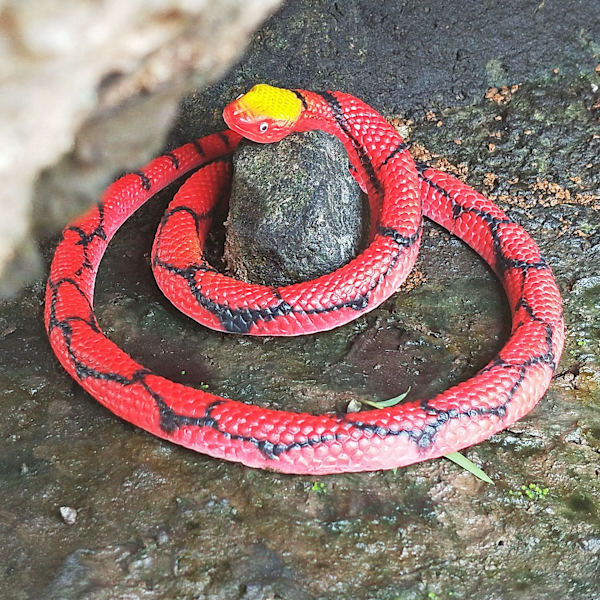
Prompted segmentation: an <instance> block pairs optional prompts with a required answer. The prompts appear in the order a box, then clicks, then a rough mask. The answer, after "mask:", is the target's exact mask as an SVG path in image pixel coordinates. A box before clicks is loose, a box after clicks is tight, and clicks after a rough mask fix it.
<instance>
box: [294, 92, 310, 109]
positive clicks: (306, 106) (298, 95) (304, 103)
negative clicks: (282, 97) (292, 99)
mask: <svg viewBox="0 0 600 600" xmlns="http://www.w3.org/2000/svg"><path fill="white" fill-rule="evenodd" d="M292 92H293V93H294V94H295V95H296V97H298V98H299V99H300V102H302V108H304V110H307V109H308V103H307V102H306V98H305V97H304V96H303V95H302V94H301V93H300V91H299V90H292Z"/></svg>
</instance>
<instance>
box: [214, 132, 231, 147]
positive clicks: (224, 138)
mask: <svg viewBox="0 0 600 600" xmlns="http://www.w3.org/2000/svg"><path fill="white" fill-rule="evenodd" d="M217 135H218V136H219V138H220V140H221V141H222V142H223V143H224V144H225V147H226V148H230V147H231V142H230V141H229V138H228V137H227V136H226V135H225V134H224V133H223V132H222V131H219V132H217Z"/></svg>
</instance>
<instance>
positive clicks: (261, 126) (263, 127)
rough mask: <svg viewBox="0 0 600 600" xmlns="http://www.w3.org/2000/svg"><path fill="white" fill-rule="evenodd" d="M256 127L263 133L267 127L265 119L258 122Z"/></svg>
mask: <svg viewBox="0 0 600 600" xmlns="http://www.w3.org/2000/svg"><path fill="white" fill-rule="evenodd" d="M258 129H259V130H260V132H261V133H264V132H265V131H266V130H267V129H269V124H268V123H266V122H265V121H263V122H262V123H261V124H260V126H259V128H258Z"/></svg>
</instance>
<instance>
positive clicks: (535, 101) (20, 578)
mask: <svg viewBox="0 0 600 600" xmlns="http://www.w3.org/2000/svg"><path fill="white" fill-rule="evenodd" d="M599 9H600V6H599V3H598V2H597V1H591V2H590V1H585V2H583V1H581V2H578V1H570V0H567V1H566V2H562V3H561V2H556V1H548V0H546V1H539V0H536V2H523V1H521V0H510V1H508V2H505V3H495V2H491V1H486V2H478V3H477V2H467V1H459V2H456V3H442V2H441V1H436V2H433V1H430V0H428V1H427V2H416V1H414V2H408V1H407V2H386V3H379V4H376V3H373V2H367V1H366V0H363V1H355V2H316V1H312V2H308V1H303V2H289V3H287V4H286V6H285V7H284V8H283V10H282V11H281V12H280V13H279V14H278V15H276V16H275V17H274V18H273V19H272V20H271V21H270V22H269V23H268V24H267V25H266V26H265V27H264V28H263V29H262V30H261V31H260V32H259V33H258V34H257V36H256V37H255V39H254V41H253V43H252V46H251V48H250V50H249V52H248V54H247V56H246V57H245V58H244V60H243V61H242V62H241V63H240V64H239V65H238V66H237V67H236V68H235V69H233V70H232V71H231V72H230V73H229V75H228V77H227V78H226V79H225V80H224V81H223V82H222V83H221V84H220V85H219V86H217V87H215V88H213V89H211V90H208V91H206V92H201V93H198V94H195V95H193V96H190V97H189V98H186V99H185V100H184V101H183V102H182V104H181V110H180V116H179V120H178V123H177V125H176V127H175V128H174V130H173V132H172V135H171V137H170V141H171V143H173V144H175V143H177V142H179V141H187V140H189V139H191V138H193V137H195V136H197V135H201V134H202V133H205V132H208V131H212V130H214V128H216V127H221V126H222V124H221V123H220V117H219V114H220V110H221V108H222V106H223V104H224V103H225V102H226V101H228V100H230V99H231V98H233V97H235V96H236V95H237V94H238V93H240V92H241V91H244V90H246V89H248V88H249V87H251V85H253V84H254V83H256V82H259V81H266V82H269V83H275V84H282V85H290V86H298V87H306V88H314V89H319V88H333V89H336V88H337V89H343V90H345V91H349V92H353V93H355V94H357V95H359V96H362V97H363V98H364V99H365V100H367V101H369V102H371V103H372V104H373V105H374V106H375V107H376V108H378V109H379V110H380V111H382V112H383V113H384V114H385V115H387V116H389V117H394V122H395V123H396V124H397V125H399V126H402V127H403V128H404V129H405V130H406V133H408V137H409V138H410V140H411V142H412V143H413V150H414V152H415V153H417V154H418V155H419V158H427V154H428V152H429V154H431V156H430V157H429V158H431V159H432V160H433V161H434V162H436V163H438V164H440V165H441V166H445V167H446V168H451V169H454V170H455V171H456V172H457V173H458V174H459V175H460V176H462V177H465V178H466V179H467V181H468V182H469V183H470V184H471V185H473V186H474V187H476V188H478V189H480V190H483V191H485V192H486V193H488V194H490V195H492V196H493V197H494V198H495V199H496V201H497V202H498V203H499V204H501V205H502V207H503V208H505V209H506V210H507V211H508V212H509V214H510V215H511V216H512V217H513V218H515V219H516V220H518V221H519V222H520V223H521V224H523V225H524V226H525V227H526V229H527V230H528V231H529V232H530V233H531V234H532V235H533V237H534V238H535V239H536V241H537V242H538V243H539V245H540V246H541V248H542V250H543V252H544V254H545V256H546V258H547V259H548V261H549V263H550V264H551V265H552V267H553V269H554V271H555V274H556V276H557V279H558V282H559V285H560V287H561V290H562V293H563V297H564V302H565V315H566V319H567V326H568V330H567V344H566V350H565V353H564V356H563V359H562V361H561V363H560V365H559V368H558V370H557V375H556V378H555V381H554V382H553V385H552V386H551V388H550V390H549V391H548V393H547V394H546V396H545V397H544V399H543V400H542V401H541V403H540V404H539V406H538V407H537V408H536V409H535V410H534V411H533V412H532V413H531V414H530V415H528V416H527V417H526V418H525V419H523V420H522V421H520V422H519V423H517V424H515V425H513V426H512V427H510V428H509V429H508V430H507V431H504V432H502V433H501V434H498V435H496V436H494V437H492V438H491V439H490V440H488V441H487V442H485V443H483V444H480V445H478V446H477V447H474V448H472V449H470V450H468V451H467V452H466V454H467V456H468V457H469V458H471V459H472V460H474V461H475V462H477V464H479V465H481V466H483V468H484V469H485V471H486V472H487V473H488V474H489V475H490V476H491V477H492V478H493V480H494V482H495V485H494V486H485V485H484V484H483V483H481V482H479V481H478V480H476V479H474V478H473V476H472V475H470V474H468V473H466V472H464V471H461V470H459V469H458V468H457V467H456V466H455V465H453V464H451V463H450V462H449V461H445V460H436V461H430V462H427V463H423V464H418V465H414V466H411V467H409V468H406V469H401V470H398V471H397V472H394V471H388V472H377V473H362V474H346V475H338V476H331V477H327V478H321V479H317V478H314V477H290V476H283V475H277V474H273V473H269V472H263V471H255V470H251V469H247V468H245V467H242V466H240V465H237V464H230V463H225V462H222V461H216V460H213V459H210V458H207V457H205V456H201V455H196V454H193V453H191V452H188V451H186V450H183V449H181V448H179V447H175V446H173V445H170V444H167V443H165V442H162V441H160V440H157V439H156V438H153V437H151V436H149V435H147V434H145V433H143V432H140V431H138V430H135V429H134V428H132V427H131V426H129V425H128V424H126V423H123V422H122V421H120V420H118V419H117V418H116V417H114V416H113V415H111V414H109V413H107V411H105V410H104V409H103V408H102V407H101V406H100V405H99V404H98V403H97V402H95V401H94V400H93V399H91V398H90V397H89V396H88V395H87V394H86V393H84V392H83V391H82V390H81V388H80V387H78V386H77V384H76V383H75V382H73V381H72V380H71V379H70V378H69V377H68V376H67V375H66V374H65V373H64V371H63V370H62V369H61V368H60V366H59V365H58V363H57V361H56V359H55V358H54V356H53V355H52V353H51V351H50V349H49V347H48V344H47V341H46V340H45V336H44V331H43V326H42V324H41V299H42V296H43V283H42V282H38V283H36V284H34V285H33V286H31V287H30V288H29V289H28V290H27V292H26V293H25V294H23V295H22V296H21V297H19V298H18V299H17V300H15V301H13V302H4V303H3V304H0V364H1V368H0V389H1V390H2V400H3V404H2V405H3V408H4V412H3V418H2V420H1V421H0V456H1V457H2V458H1V460H0V564H1V565H2V571H1V574H0V597H2V598H10V599H11V600H13V599H16V600H21V599H23V600H24V599H29V598H50V599H54V598H61V599H63V598H64V599H67V600H70V599H79V598H86V600H87V599H92V600H100V599H105V598H106V599H109V598H111V599H112V598H151V599H155V598H156V599H163V598H182V599H188V598H189V599H192V598H193V599H202V600H220V599H221V598H223V599H230V598H233V599H246V600H248V599H251V598H252V599H260V600H267V599H269V600H274V599H275V598H285V599H288V598H289V599H292V600H295V599H296V598H301V599H304V598H311V599H312V598H314V599H318V600H330V599H331V600H333V599H334V598H336V599H338V598H352V599H355V598H356V599H357V600H363V599H364V600H399V599H400V600H456V599H461V600H462V599H469V600H471V599H477V600H517V599H518V600H522V599H523V598H535V599H536V600H556V599H557V598H561V599H562V598H568V599H569V600H597V599H598V598H599V597H600V596H599V593H598V590H599V589H600V551H599V548H600V541H599V539H600V535H599V533H598V532H599V530H600V503H599V502H598V498H600V469H599V467H598V456H599V453H600V418H599V412H598V409H599V403H600V333H599V331H598V322H599V319H600V302H599V298H600V279H599V277H600V267H599V265H600V225H599V224H600V219H599V214H598V213H599V212H600V198H599V190H600V164H599V162H598V155H599V153H598V143H599V140H600V123H599V122H598V118H599V116H600V114H599V113H600V108H599V104H598V103H599V100H600V98H599V93H598V89H599V88H598V86H600V76H599V73H598V72H599V71H600V67H597V65H598V64H599V63H600V47H599V45H598V40H599V39H600V35H599V32H598V27H599V26H600V23H599V21H598V19H597V15H598V13H599ZM595 68H596V70H595ZM502 84H507V85H508V87H507V88H506V89H502V88H501V86H502ZM492 85H494V86H497V87H498V88H499V89H497V90H489V88H490V86H492ZM514 85H518V87H517V88H513V87H511V86H514ZM486 92H487V96H488V97H487V98H486V97H485V96H486ZM424 109H426V110H424ZM126 126H127V123H126V122H124V123H123V132H122V133H123V135H124V136H126V135H127V131H126ZM424 146H426V147H427V149H428V150H426V149H425V148H424ZM442 157H443V158H442ZM63 167H64V165H63ZM59 169H60V166H59ZM54 175H56V173H54ZM168 197H169V193H168V192H166V193H165V194H162V195H161V196H160V197H158V198H157V199H156V200H155V201H154V202H152V203H149V205H148V206H146V207H144V208H143V209H142V210H141V211H140V212H139V214H137V215H135V216H134V217H132V218H131V219H130V220H129V221H128V222H127V223H126V224H125V226H124V228H123V230H122V231H121V232H120V233H119V234H118V235H117V237H116V239H115V240H114V243H112V244H111V246H110V248H109V250H108V252H107V256H106V258H105V260H104V262H103V265H102V268H101V270H100V274H99V281H98V285H97V292H96V304H97V306H98V307H99V308H98V317H99V321H100V323H101V324H102V326H103V328H104V329H105V330H106V331H107V332H108V334H109V335H110V337H111V339H113V340H114V341H115V342H116V343H117V344H119V345H120V346H121V347H123V348H125V349H126V350H127V351H128V352H130V353H132V354H133V355H134V356H135V358H136V359H138V360H140V361H141V362H142V363H143V364H144V365H146V366H148V367H149V368H152V369H155V370H157V371H159V372H160V373H161V374H162V375H164V376H166V377H169V378H171V379H174V380H176V381H180V382H182V383H185V384H189V385H195V386H199V387H200V386H201V387H208V389H210V390H211V391H214V392H215V393H218V394H221V395H227V396H230V397H233V398H236V399H240V400H242V401H247V402H254V403H259V404H261V405H265V406H270V407H273V408H278V409H287V410H310V411H315V412H318V411H325V410H334V409H337V410H343V409H344V408H345V406H346V405H347V403H348V401H349V400H350V399H352V398H355V397H357V396H363V397H370V398H379V399H383V398H387V397H390V396H392V395H396V394H398V393H401V392H403V391H405V390H406V389H407V388H408V386H411V391H410V395H409V398H411V399H416V398H420V397H426V396H430V395H432V394H435V393H436V392H439V391H441V390H443V389H445V388H446V387H448V386H449V385H451V384H453V383H456V382H457V381H460V380H462V379H464V378H466V377H469V376H471V375H473V374H474V373H476V372H477V370H478V369H480V368H481V367H482V366H483V365H484V364H485V363H486V362H487V361H488V360H489V359H490V358H491V357H492V356H493V355H494V353H495V352H496V351H497V350H498V348H499V347H500V346H501V345H502V343H503V341H504V340H505V339H506V336H507V335H508V330H509V324H508V322H507V314H508V313H507V307H506V306H505V299H504V296H503V293H502V291H501V289H500V288H499V286H498V284H497V282H496V280H495V278H494V277H493V275H492V274H491V273H490V272H489V270H488V269H486V268H485V267H484V266H483V265H482V263H481V261H480V260H479V259H478V258H477V257H476V256H474V255H473V253H472V252H470V251H469V250H468V249H467V248H465V247H464V245H463V244H461V243H459V242H457V241H456V240H454V239H452V238H450V237H449V236H448V235H447V234H446V233H445V232H443V231H442V230H440V229H438V228H436V227H432V226H430V225H427V226H426V229H425V234H424V242H423V247H422V252H421V256H420V259H419V262H418V264H417V273H416V274H415V276H414V277H413V278H412V280H411V285H410V286H407V287H405V288H404V289H403V290H401V291H400V292H398V293H397V294H396V295H395V296H393V297H392V298H391V299H390V300H389V301H388V302H386V303H385V304H384V305H383V306H381V307H380V308H378V309H376V310H375V311H373V312H371V313H369V314H368V315H365V316H364V317H362V318H361V319H359V320H358V321H356V322H354V323H352V324H349V325H347V326H345V327H342V328H339V329H336V330H333V331H329V332H326V333H323V334H318V335H312V336H306V337H304V338H299V339H281V340H265V339H248V338H243V337H237V336H226V335H221V334H215V333H213V332H211V331H208V330H205V329H203V328H198V327H194V325H193V324H192V323H190V322H189V320H187V319H186V318H184V317H182V316H181V315H179V314H177V313H176V312H175V311H174V310H173V309H172V308H171V306H170V305H169V303H168V302H167V301H165V300H164V299H163V298H161V297H160V295H159V294H158V292H157V290H156V286H155V284H154V282H153V279H152V276H151V274H150V272H149V267H148V254H149V249H150V245H151V239H152V236H153V232H154V230H155V229H156V224H157V223H158V220H159V219H160V214H161V211H162V209H163V208H164V205H165V203H166V202H167V200H168ZM44 249H45V256H46V258H47V259H49V257H50V255H51V252H52V246H51V245H46V246H45V247H44ZM409 287H412V289H410V290H409ZM531 485H533V488H532V487H530V486H531ZM523 486H524V487H525V489H523ZM536 486H537V487H538V488H539V490H540V491H539V492H538V491H537V488H536ZM544 490H547V492H544ZM61 507H70V508H72V509H75V510H76V513H75V514H76V519H75V521H74V522H73V523H71V524H69V523H68V522H66V520H65V518H64V517H63V516H62V514H61Z"/></svg>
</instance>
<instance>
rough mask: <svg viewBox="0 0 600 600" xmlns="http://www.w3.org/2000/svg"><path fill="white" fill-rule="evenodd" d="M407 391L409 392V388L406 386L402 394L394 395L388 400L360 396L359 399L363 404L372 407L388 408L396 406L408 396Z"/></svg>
mask: <svg viewBox="0 0 600 600" xmlns="http://www.w3.org/2000/svg"><path fill="white" fill-rule="evenodd" d="M408 392H410V388H408V389H407V390H406V391H405V392H404V393H403V394H400V395H399V396H396V397H395V398H390V399H389V400H365V399H363V398H360V401H361V402H362V403H363V404H367V405H368V406H372V407H373V408H390V407H391V406H396V404H399V403H400V402H402V400H404V398H406V396H408Z"/></svg>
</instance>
